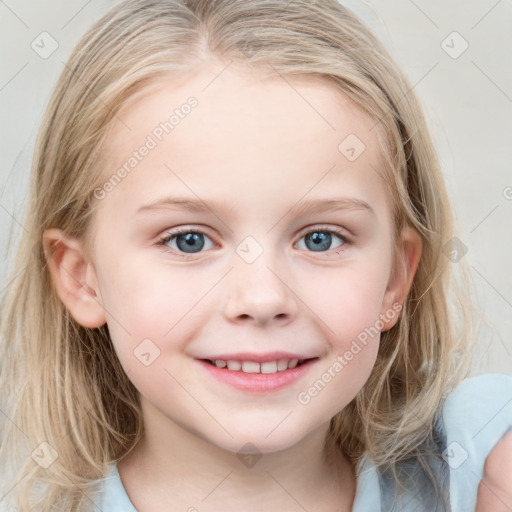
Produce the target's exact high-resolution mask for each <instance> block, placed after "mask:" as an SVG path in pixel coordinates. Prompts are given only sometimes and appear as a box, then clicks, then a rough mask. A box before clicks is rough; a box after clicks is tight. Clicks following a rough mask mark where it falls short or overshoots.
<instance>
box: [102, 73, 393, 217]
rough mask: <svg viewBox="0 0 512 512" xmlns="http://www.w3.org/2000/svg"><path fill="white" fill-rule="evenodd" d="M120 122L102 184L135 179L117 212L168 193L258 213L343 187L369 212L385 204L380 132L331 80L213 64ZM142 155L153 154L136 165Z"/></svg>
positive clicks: (135, 106) (149, 93) (152, 96)
mask: <svg viewBox="0 0 512 512" xmlns="http://www.w3.org/2000/svg"><path fill="white" fill-rule="evenodd" d="M190 98H193V99H194V101H193V102H192V103H194V102H195V103H194V105H195V106H194V107H190V106H187V105H190V104H192V103H191V102H190ZM185 107H186V108H185ZM118 117H119V118H120V119H122V123H121V122H118V123H117V124H116V125H115V126H114V128H113V130H112V131H111V134H110V137H109V140H108V143H107V144H106V148H108V151H109V154H108V159H109V165H108V170H107V171H106V174H104V176H103V178H104V179H108V178H109V176H111V175H112V174H113V173H115V172H116V170H117V169H119V168H120V167H122V166H124V167H125V169H127V170H128V171H129V175H128V176H127V177H126V178H124V179H123V180H122V183H120V184H119V185H117V186H116V187H115V190H113V192H112V193H111V194H109V196H110V197H109V201H110V200H111V202H113V201H116V200H117V201H121V200H122V202H123V205H128V204H131V203H133V207H134V208H139V207H140V206H141V205H142V204H143V203H146V202H148V201H150V200H154V199H156V198H157V196H158V195H161V193H163V192H165V191H167V192H169V193H171V192H173V193H174V194H176V192H181V193H182V194H180V195H183V192H186V193H188V195H189V196H193V195H195V196H197V197H199V198H201V197H202V196H204V195H208V196H209V197H212V196H214V197H216V198H218V199H220V200H224V199H226V193H227V194H228V195H229V196H230V198H231V199H232V200H233V202H236V201H238V202H239V203H240V204H244V205H246V206H247V207H249V206H250V204H249V202H250V200H254V201H262V200H265V201H267V202H268V201H272V198H274V199H276V197H277V196H279V197H280V198H281V200H283V197H285V196H287V195H288V196H289V197H288V199H289V200H290V201H291V202H296V201H297V200H298V199H299V198H300V197H301V196H304V195H306V194H310V193H311V196H312V197H315V194H320V195H321V194H322V193H325V192H327V191H331V190H332V187H333V186H335V187H338V188H339V186H340V185H341V184H343V185H344V187H345V188H346V189H347V191H349V192H350V193H351V194H356V195H357V194H362V195H363V196H365V198H364V199H365V200H367V201H368V202H373V203H375V202H379V201H381V200H382V199H383V197H382V192H383V190H382V185H383V184H382V183H381V180H380V178H379V172H383V171H382V169H381V158H380V145H379V141H378V138H377V133H376V130H372V126H373V124H374V123H373V122H372V120H371V119H370V118H369V116H367V115H366V114H365V113H364V112H363V111H362V110H361V109H360V108H358V107H357V106H356V105H355V104H354V103H353V102H352V101H351V100H350V99H349V98H348V96H346V95H345V94H344V93H343V92H341V91H340V90H339V89H338V88H337V87H336V86H335V85H334V84H333V83H330V82H328V81H326V80H325V79H320V78H318V77H314V76H305V75H301V76H293V77H292V76H290V75H287V76H284V75H278V74H277V73H276V74H275V75H274V76H271V77H269V76H268V75H266V76H265V77H261V76H259V75H258V74H257V73H256V72H251V71H248V70H240V69H235V68H234V67H229V66H228V67H227V68H226V67H224V68H223V67H221V66H216V65H214V64H209V65H205V67H204V68H202V69H201V70H200V71H196V72H193V73H189V74H188V75H183V76H181V77H180V78H179V79H176V78H173V77H168V78H162V79H159V80H158V81H155V82H153V83H152V84H151V86H150V87H148V88H147V89H146V90H145V91H144V92H143V94H141V95H139V96H138V97H137V98H136V99H135V100H132V101H130V102H129V103H128V104H127V105H126V106H125V107H124V108H123V109H121V111H120V112H119V113H118ZM142 146H147V147H151V149H150V150H149V151H146V150H144V153H145V156H143V157H141V156H140V155H137V157H136V156H135V155H134V154H135V153H137V151H138V149H139V148H141V147H142ZM134 159H136V160H137V161H135V160H134ZM130 160H131V164H133V165H127V164H128V163H129V162H130ZM124 174H126V173H124ZM177 188H179V189H180V190H179V191H177V190H176V189H177ZM234 191H236V192H237V195H236V197H234V196H233V192H234ZM339 192H340V193H343V192H344V191H343V190H340V191H339ZM121 196H122V199H121ZM379 196H380V197H379ZM116 197H117V199H116ZM384 200H385V199H384ZM261 205H262V203H261V202H260V203H259V206H260V207H261Z"/></svg>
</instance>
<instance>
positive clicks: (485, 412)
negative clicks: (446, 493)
mask: <svg viewBox="0 0 512 512" xmlns="http://www.w3.org/2000/svg"><path fill="white" fill-rule="evenodd" d="M439 421H440V428H441V430H442V431H444V435H445V448H444V450H443V453H442V458H443V459H444V461H445V462H446V464H447V465H448V466H449V474H450V502H451V505H452V510H453V511H454V512H458V511H461V512H462V511H466V510H474V508H475V504H476V493H477V488H478V485H479V483H480V480H481V479H482V476H483V468H484V464H485V460H486V458H487V456H488V455H489V453H490V452H491V451H492V449H493V448H494V446H495V445H496V444H497V443H498V442H499V440H500V439H501V438H502V437H503V436H504V435H505V433H506V432H507V431H508V430H509V429H510V428H512V375H507V374H503V373H484V374H481V375H476V376H473V377H469V378H466V379H464V380H463V381H462V382H461V383H460V384H459V385H458V386H457V387H456V388H455V389H454V390H453V391H451V392H450V393H448V394H447V395H446V396H445V399H444V402H443V405H442V415H441V417H440V420H439Z"/></svg>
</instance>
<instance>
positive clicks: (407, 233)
mask: <svg viewBox="0 0 512 512" xmlns="http://www.w3.org/2000/svg"><path fill="white" fill-rule="evenodd" d="M398 244H399V247H398V249H397V258H396V261H395V265H394V268H393V270H392V272H391V276H390V279H389V282H388V285H387V288H386V292H385V294H384V300H383V302H382V310H381V317H380V318H381V319H382V322H383V324H384V326H383V328H382V329H381V332H384V331H387V330H389V329H391V328H392V327H393V326H394V325H395V324H396V323H397V321H398V317H399V315H398V314H396V313H397V312H399V311H400V310H401V309H402V306H403V304H404V302H405V300H406V298H407V294H408V293H409V290H410V289H411V286H412V282H413V279H414V276H415V274H416V270H417V268H418V265H419V262H420V258H421V252H422V247H423V243H422V240H421V236H420V235H419V233H418V232H417V231H416V230H415V229H414V228H412V227H410V226H407V227H405V228H404V229H403V230H402V233H401V235H400V237H399V241H398ZM399 305H400V306H399ZM391 311H392V312H393V314H391V313H390V312H391Z"/></svg>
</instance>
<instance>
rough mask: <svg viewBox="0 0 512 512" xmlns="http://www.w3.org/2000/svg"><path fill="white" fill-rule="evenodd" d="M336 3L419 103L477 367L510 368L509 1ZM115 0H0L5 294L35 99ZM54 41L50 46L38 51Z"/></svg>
mask: <svg viewBox="0 0 512 512" xmlns="http://www.w3.org/2000/svg"><path fill="white" fill-rule="evenodd" d="M240 1H243V0H240ZM342 3H343V4H344V5H347V6H348V7H349V8H351V9H352V10H353V11H354V12H355V13H356V14H358V15H359V16H360V17H361V18H362V19H363V21H365V22H366V23H367V24H368V25H369V26H370V27H371V28H372V29H373V30H374V32H375V33H376V34H377V36H379V37H380V39H381V40H383V42H384V44H385V45H386V46H387V47H388V49H389V50H390V52H391V54H392V55H393V56H394V57H395V59H396V60H397V61H398V63H399V64H400V65H401V66H402V68H403V69H404V71H405V72H406V74H407V76H408V77H409V78H410V81H411V84H412V86H413V87H414V91H415V92H416V93H417V94H418V95H419V97H420V99H421V101H422V103H423V105H424V110H425V113H426V115H427V118H428V122H429V124H430V127H431V130H432V134H433V137H434V140H435V143H436V146H437V149H438V151H439V155H440V159H441V163H442V167H443V172H444V175H445V179H446V182H447V186H448V190H449V193H450V196H451V199H452V202H453V206H454V210H455V214H456V222H457V226H458V238H459V239H460V241H461V242H462V243H463V244H464V246H465V247H466V248H467V252H466V254H465V255H464V258H465V260H466V261H467V263H468V264H469V266H470V269H471V272H472V275H473V279H474V282H475V286H476V289H477V304H476V305H477V307H478V308H479V310H481V311H482V314H483V315H484V320H485V322H486V323H485V324H484V325H483V327H482V329H481V331H480V335H479V350H478V357H477V360H476V363H477V365H476V366H475V368H474V370H473V373H481V372H484V371H492V372H506V373H512V274H511V269H510V266H511V262H512V242H511V238H510V236H511V234H512V229H511V228H512V166H511V162H512V57H511V55H512V32H511V31H510V27H511V26H512V2H510V1H507V0H480V1H474V0H473V1H468V0H450V1H446V0H444V1H441V0H431V1H426V0H415V1H413V0H383V1H380V2H377V1H356V0H350V1H342ZM113 4H114V2H109V1H106V0H88V1H87V0H66V1H64V0H60V1H57V0H51V1H49V0H43V1H35V0H23V1H21V0H5V1H1V2H0V43H1V48H2V50H1V63H2V65H1V69H0V105H1V112H2V116H1V128H2V132H1V135H2V136H1V138H0V159H1V165H0V226H1V229H0V243H1V247H2V258H3V261H4V264H3V265H2V270H1V271H0V292H1V294H3V292H4V290H5V289H6V288H7V287H8V286H9V284H10V281H9V279H10V278H9V276H8V275H7V273H6V269H7V268H8V267H7V261H8V260H9V259H10V258H12V254H13V251H14V249H15V247H16V242H17V240H18V237H19V234H20V233H21V232H22V231H23V212H24V206H25V202H26V197H27V186H28V178H29V173H30V163H31V158H32V151H33V144H34V139H35V136H36V133H37V130H38V126H39V124H40V120H41V116H42V112H43V108H44V106H45V105H46V102H47V101H48V98H49V95H50V92H51V89H52V87H53V85H54V84H55V82H56V80H57V77H58V75H59V74H60V72H61V70H62V69H63V67H64V62H65V61H66V60H67V57H68V55H69V53H70V51H71V48H72V47H73V46H74V44H75V43H76V42H77V41H78V39H79V38H80V37H81V35H82V34H83V33H84V32H85V30H86V29H87V28H88V26H89V25H90V24H91V23H92V22H93V21H94V20H95V19H97V18H98V17H100V16H101V15H102V14H103V12H105V11H106V10H107V9H108V8H109V7H110V6H111V5H113ZM42 33H47V34H42ZM42 38H44V41H45V42H44V43H41V39H42ZM52 44H53V45H58V46H57V48H56V49H55V51H53V53H52V54H51V55H49V56H48V55H45V54H44V52H45V51H46V52H49V51H50V50H52V49H53V48H52ZM11 227H12V228H13V231H12V234H11V235H10V233H11ZM452 264H454V265H456V264H457V263H452Z"/></svg>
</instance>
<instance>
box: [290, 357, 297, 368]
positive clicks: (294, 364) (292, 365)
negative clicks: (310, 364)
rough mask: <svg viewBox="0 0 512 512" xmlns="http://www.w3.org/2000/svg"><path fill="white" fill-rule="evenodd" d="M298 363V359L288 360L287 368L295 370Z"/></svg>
mask: <svg viewBox="0 0 512 512" xmlns="http://www.w3.org/2000/svg"><path fill="white" fill-rule="evenodd" d="M298 362H299V360H298V359H290V362H289V363H288V368H295V367H296V366H297V363H298Z"/></svg>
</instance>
